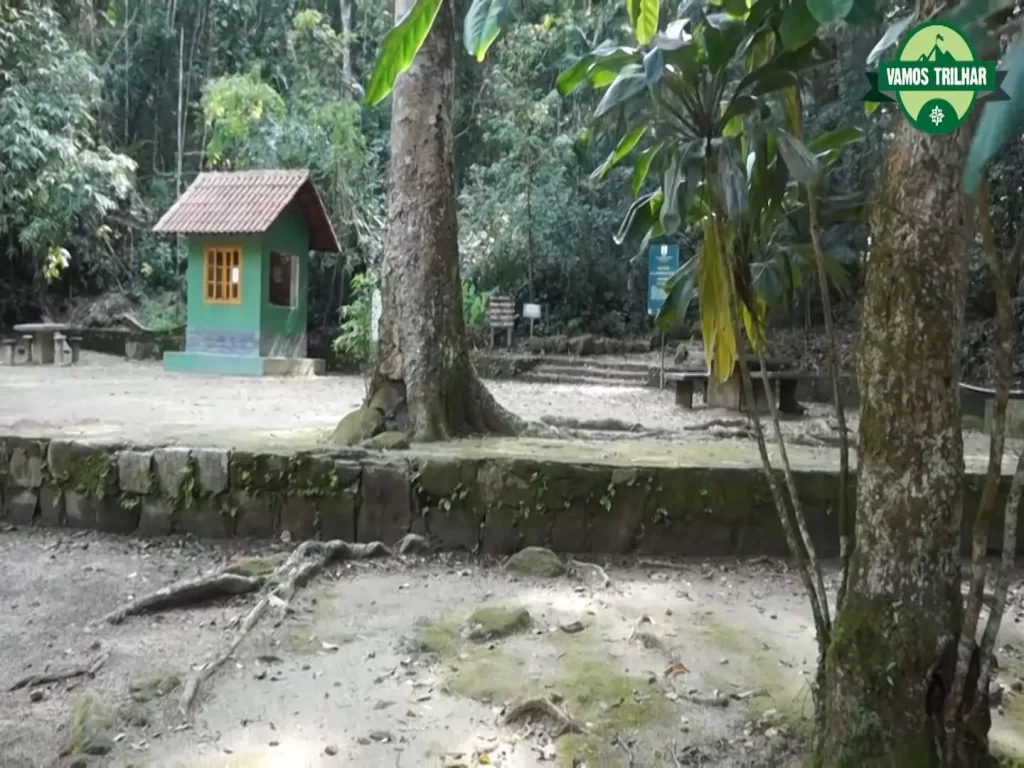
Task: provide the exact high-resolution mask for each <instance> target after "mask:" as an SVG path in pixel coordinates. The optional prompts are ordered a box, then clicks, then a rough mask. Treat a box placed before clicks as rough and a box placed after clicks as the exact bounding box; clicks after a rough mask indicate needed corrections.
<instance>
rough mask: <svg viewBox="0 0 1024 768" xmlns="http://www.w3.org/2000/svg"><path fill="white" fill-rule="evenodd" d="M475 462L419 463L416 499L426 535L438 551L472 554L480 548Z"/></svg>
mask: <svg viewBox="0 0 1024 768" xmlns="http://www.w3.org/2000/svg"><path fill="white" fill-rule="evenodd" d="M478 465H479V462H477V461H465V460H458V459H450V458H437V459H424V460H423V461H421V462H420V463H419V467H418V469H419V489H418V490H419V495H420V503H421V505H422V506H423V508H424V512H425V518H417V519H416V520H414V521H413V522H414V525H413V526H412V527H413V530H414V532H418V531H415V529H416V523H419V522H420V521H421V519H422V520H423V521H425V524H426V525H425V527H426V532H427V533H428V534H429V535H430V538H431V539H432V540H433V541H434V543H435V544H436V545H437V546H438V547H440V548H441V549H463V550H467V551H473V550H475V549H476V548H477V547H478V546H479V544H480V534H481V527H482V525H483V522H484V506H483V504H482V503H481V501H480V495H479V493H478V488H477V485H476V474H477V471H478Z"/></svg>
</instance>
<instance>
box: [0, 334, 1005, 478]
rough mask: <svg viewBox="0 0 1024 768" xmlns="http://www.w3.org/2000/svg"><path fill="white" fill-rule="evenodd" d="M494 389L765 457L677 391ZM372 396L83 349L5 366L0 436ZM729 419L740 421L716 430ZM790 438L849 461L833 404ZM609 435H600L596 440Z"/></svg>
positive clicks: (136, 426) (266, 420)
mask: <svg viewBox="0 0 1024 768" xmlns="http://www.w3.org/2000/svg"><path fill="white" fill-rule="evenodd" d="M488 386H489V387H490V389H491V391H492V392H493V393H494V394H495V396H496V397H497V399H498V400H499V401H500V402H501V403H502V404H503V405H505V406H506V407H508V408H509V409H511V410H512V411H514V412H515V413H517V414H519V415H520V416H522V417H523V418H526V419H528V420H531V421H537V420H540V419H543V418H545V417H555V418H559V419H574V420H580V421H587V420H599V419H617V420H619V421H622V422H625V423H627V424H639V425H641V426H642V427H643V428H645V429H649V430H650V429H654V430H662V431H664V433H663V434H662V435H660V438H659V439H658V440H650V439H646V438H641V439H640V440H638V439H637V437H636V436H635V435H629V434H626V435H625V437H627V438H629V440H631V441H632V442H634V443H638V442H641V443H642V441H644V440H645V441H646V443H647V445H646V446H645V445H643V444H640V445H638V448H637V451H639V453H640V454H643V453H645V452H650V453H652V454H658V453H663V452H664V450H665V445H664V444H665V443H666V442H669V441H670V442H671V443H672V444H673V445H676V446H682V448H683V449H684V450H685V451H688V453H689V454H690V455H691V456H695V457H700V456H703V455H704V454H705V453H707V452H708V446H714V447H713V448H712V449H711V452H712V453H714V452H716V451H719V452H720V451H721V450H725V451H726V452H727V453H728V454H729V455H730V456H732V457H733V459H734V460H735V461H743V462H744V463H747V464H750V465H752V466H757V465H758V462H759V459H758V456H757V450H756V447H755V445H754V443H753V441H752V440H751V439H749V438H747V439H737V438H734V437H730V436H729V432H730V430H734V429H735V426H736V425H741V427H745V425H746V421H745V419H744V418H743V417H742V416H741V415H740V414H736V413H733V412H729V411H724V410H719V409H708V408H696V409H694V410H683V409H681V408H679V407H677V406H676V405H675V403H674V397H673V393H672V392H671V391H670V390H664V391H659V390H656V389H650V388H643V387H637V388H632V387H621V386H595V385H579V384H542V383H526V382H515V381H492V382H489V384H488ZM363 397H364V385H363V381H362V379H361V378H359V377H357V376H322V377H317V378H313V379H284V378H234V377H223V376H196V375H187V374H175V373H167V372H165V371H164V370H163V368H162V367H161V365H160V364H159V363H154V362H145V363H135V362H127V361H124V360H122V359H121V358H117V357H113V356H109V355H100V354H96V353H90V352H84V353H83V354H82V361H81V363H80V364H79V365H77V366H73V367H68V368H60V367H54V366H19V367H0V431H3V432H5V433H8V434H24V435H32V436H42V437H64V438H67V437H83V438H96V439H106V438H110V439H116V440H125V441H129V442H140V443H154V444H175V443H177V444H189V445H200V444H201V445H210V446H214V445H221V446H228V447H230V446H240V445H246V446H254V445H259V446H271V445H273V446H284V447H292V448H310V447H315V446H318V445H322V444H324V442H325V441H326V440H327V438H328V437H329V435H330V433H331V431H332V430H333V429H334V427H335V426H336V425H337V423H338V420H339V419H340V418H341V416H343V415H344V414H346V413H348V412H349V411H350V410H352V409H354V408H356V407H358V406H359V405H360V404H361V401H362V399H363ZM723 423H724V424H726V425H731V426H726V427H724V428H723V427H721V426H717V425H718V424H723ZM847 423H848V425H849V427H850V428H851V429H852V430H854V432H855V431H856V428H857V414H856V413H855V412H850V413H848V414H847ZM708 425H714V426H711V427H708ZM783 434H784V435H785V437H786V439H787V440H789V439H791V438H793V439H796V440H799V441H802V443H803V444H802V445H794V446H793V448H792V449H791V454H792V456H793V457H794V458H795V459H796V463H801V461H802V462H803V464H804V465H809V466H816V467H822V466H830V465H833V464H837V463H838V458H837V457H838V451H837V450H836V449H835V447H834V446H835V441H836V439H837V437H838V432H837V430H836V423H835V420H834V417H833V415H832V412H831V406H826V405H810V406H809V407H808V413H807V414H806V415H805V416H804V417H802V418H797V419H787V420H786V421H785V422H784V423H783ZM610 437H612V435H610V434H608V433H601V435H600V436H598V439H597V442H601V441H604V442H607V440H608V439H609V438H610ZM618 437H620V438H621V437H623V435H621V434H620V435H619V436H618ZM659 442H660V443H661V444H660V445H659V444H658V443H659ZM808 446H810V447H808ZM1022 447H1024V441H1015V440H1008V441H1007V449H1006V450H1007V461H1006V462H1005V471H1007V472H1012V470H1013V464H1014V462H1015V457H1016V452H1017V451H1018V450H1020V449H1021V448H1022ZM964 450H965V455H966V459H967V465H968V466H969V467H971V468H976V469H983V468H984V466H985V463H986V461H987V457H988V438H987V436H986V435H983V434H981V433H977V432H970V431H965V433H964ZM637 451H633V452H632V453H633V454H636V453H637Z"/></svg>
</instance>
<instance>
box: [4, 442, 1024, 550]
mask: <svg viewBox="0 0 1024 768" xmlns="http://www.w3.org/2000/svg"><path fill="white" fill-rule="evenodd" d="M983 481H984V478H983V476H981V475H977V474H969V475H968V476H967V477H966V482H965V515H964V526H965V529H964V530H965V534H964V542H965V546H966V543H967V542H968V541H969V525H970V520H971V514H972V512H973V510H974V508H975V507H976V505H977V502H978V499H979V497H980V494H981V488H982V484H983ZM796 483H797V488H798V490H799V492H800V496H801V499H802V501H803V503H804V508H805V510H806V512H807V515H808V518H809V519H808V522H809V526H810V529H811V534H812V536H813V537H814V539H815V541H816V542H817V546H818V547H819V552H820V553H821V554H822V556H826V557H828V556H834V555H835V554H836V550H837V544H836V541H837V540H836V535H835V526H836V523H835V517H834V513H833V511H832V510H833V509H834V506H835V504H834V502H835V497H836V493H837V486H838V478H837V476H836V474H835V473H834V472H830V471H818V472H809V471H798V472H796ZM1008 487H1009V478H1004V481H1003V488H1002V493H1003V498H1002V499H1001V500H1000V507H999V509H1000V510H1001V509H1002V503H1003V502H1004V500H1005V494H1006V492H1007V491H1008ZM852 499H853V489H851V503H852ZM0 517H2V518H4V519H5V520H7V521H9V522H11V523H14V524H17V525H23V526H27V525H44V526H50V527H62V526H63V527H72V528H91V529H96V530H101V531H107V532H110V533H122V534H127V533H135V534H138V535H145V536H156V535H165V534H170V533H191V534H193V535H195V536H199V537H202V538H233V537H241V538H266V539H269V538H273V537H277V536H280V535H281V533H282V532H283V531H288V533H289V534H290V536H291V538H292V539H293V540H301V539H307V538H323V539H333V538H341V539H346V540H349V541H373V540H381V541H384V542H385V543H389V544H390V543H394V542H395V541H397V540H398V539H399V538H401V536H402V535H403V534H405V533H407V532H409V531H412V532H415V533H423V534H429V535H430V536H431V538H432V539H433V540H434V541H435V543H436V544H437V545H438V546H440V547H441V548H443V549H465V550H478V551H482V552H488V553H509V552H514V551H516V550H518V549H519V548H521V547H523V546H529V545H542V546H548V547H551V548H553V549H555V550H557V551H562V552H580V553H584V552H593V553H600V554H622V553H630V552H632V553H639V554H649V555H682V556H725V555H784V554H787V552H786V544H785V540H784V538H783V535H782V531H781V530H780V527H779V524H778V520H777V518H776V515H775V510H774V507H773V506H772V502H771V496H770V494H769V492H768V488H767V484H766V483H765V480H764V477H763V475H762V474H761V471H760V470H759V469H756V468H739V467H696V466H681V467H664V466H647V467H644V466H628V467H626V466H621V467H617V466H609V465H602V464H591V463H582V462H573V461H568V460H558V459H544V460H540V459H529V458H509V457H494V456H486V455H481V456H479V457H476V456H472V455H469V456H464V455H459V456H451V455H443V454H438V453H432V452H431V451H430V450H429V449H423V450H422V451H417V450H413V451H402V452H390V453H380V452H371V451H365V450H361V449H347V450H344V451H331V452H322V453H310V452H306V453H271V452H266V453H257V452H251V451H242V450H234V451H232V450H227V449H220V448H187V447H179V446H171V447H166V446H138V445H124V444H120V443H105V442H89V441H81V440H72V441H67V440H43V439H31V438H25V437H7V438H0ZM996 517H997V518H999V520H998V521H997V522H996V524H995V525H994V526H993V531H992V535H991V537H990V546H991V547H992V549H993V550H998V548H999V546H1000V545H1001V542H1002V530H1001V529H1002V522H1001V518H1002V515H1001V514H999V515H997V516H996ZM1018 550H1019V551H1024V526H1022V527H1021V529H1020V534H1019V537H1018Z"/></svg>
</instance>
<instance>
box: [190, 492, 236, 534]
mask: <svg viewBox="0 0 1024 768" xmlns="http://www.w3.org/2000/svg"><path fill="white" fill-rule="evenodd" d="M224 501H225V500H224V499H222V498H220V497H214V498H205V497H204V498H201V499H196V500H195V501H194V502H193V503H192V504H189V505H188V506H186V507H184V508H182V509H179V510H178V516H177V525H176V529H177V530H178V531H179V532H182V533H191V534H192V535H193V536H197V537H199V538H201V539H230V538H231V537H232V536H234V535H235V518H236V516H237V512H236V511H235V510H234V509H233V508H232V507H231V506H229V505H226V504H225V503H224Z"/></svg>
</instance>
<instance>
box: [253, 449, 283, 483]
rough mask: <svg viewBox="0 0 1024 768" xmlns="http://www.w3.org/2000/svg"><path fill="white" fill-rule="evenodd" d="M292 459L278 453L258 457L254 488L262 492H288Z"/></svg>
mask: <svg viewBox="0 0 1024 768" xmlns="http://www.w3.org/2000/svg"><path fill="white" fill-rule="evenodd" d="M291 462H292V459H291V457H290V456H282V455H280V454H277V453H261V454H259V455H258V456H257V457H256V474H255V476H254V477H253V481H254V482H253V485H252V487H253V488H257V489H259V490H261V491H288V490H290V489H289V487H288V480H289V476H290V474H291V473H290V469H291Z"/></svg>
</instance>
